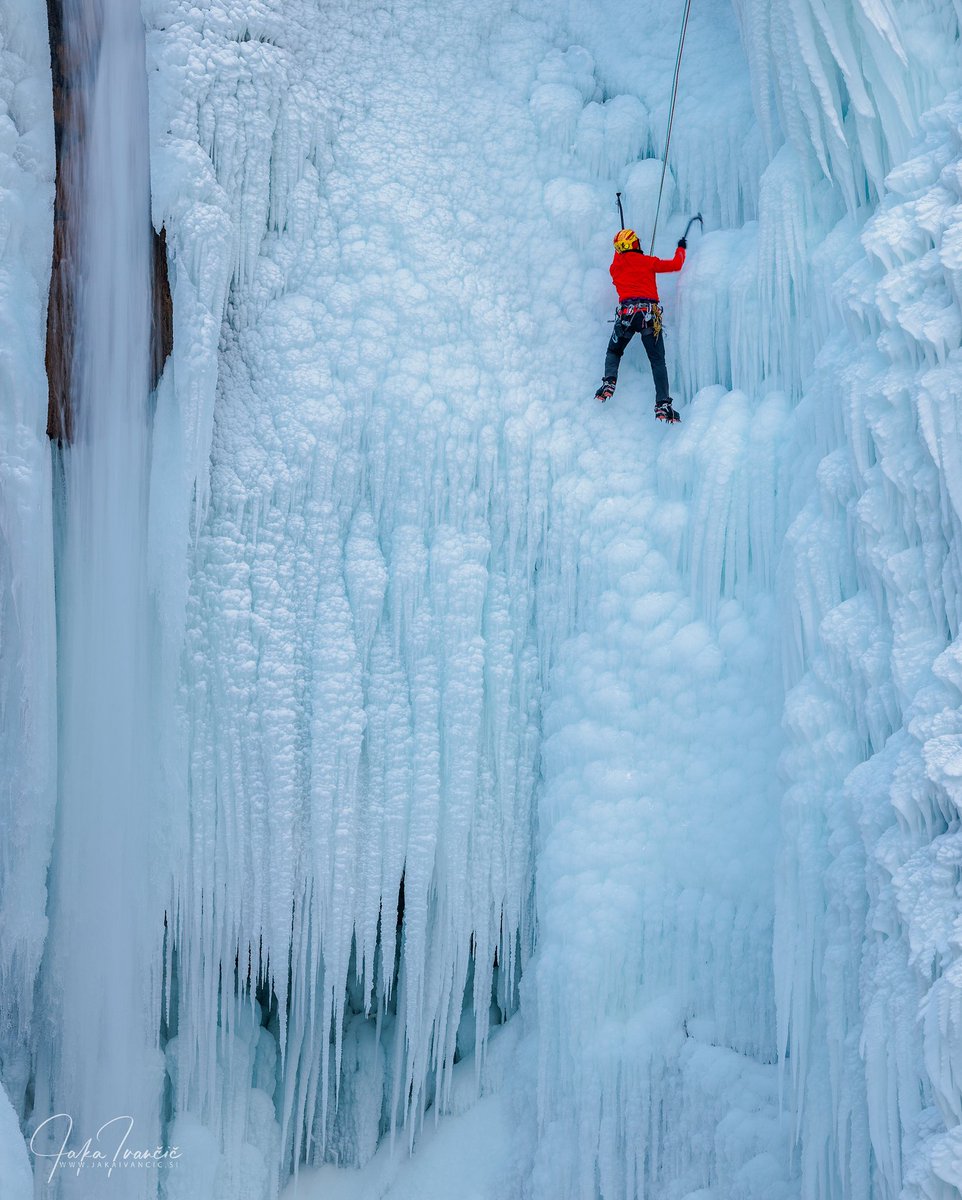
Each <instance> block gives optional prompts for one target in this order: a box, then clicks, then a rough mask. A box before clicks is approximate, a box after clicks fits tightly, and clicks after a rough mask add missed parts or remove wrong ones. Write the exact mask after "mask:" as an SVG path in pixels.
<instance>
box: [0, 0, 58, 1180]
mask: <svg viewBox="0 0 962 1200" xmlns="http://www.w3.org/2000/svg"><path fill="white" fill-rule="evenodd" d="M18 9H19V6H11V5H8V4H0V227H2V236H0V345H2V346H3V347H5V348H10V347H19V348H20V352H19V354H14V353H10V352H4V353H3V354H0V763H2V764H3V766H2V769H0V827H2V829H3V837H2V838H0V994H2V997H3V1000H2V1003H0V1078H2V1086H3V1088H4V1089H5V1090H6V1091H7V1093H8V1094H9V1096H10V1099H11V1101H12V1102H13V1106H14V1108H15V1109H16V1110H17V1111H18V1112H19V1113H22V1112H23V1109H24V1097H25V1095H26V1092H27V1088H28V1086H29V1082H30V1076H31V1062H30V1053H29V1042H30V1030H31V1027H32V1025H33V1021H34V1004H33V1001H34V984H35V982H36V976H37V971H38V969H39V965H40V960H41V956H42V954H43V945H44V938H45V937H46V932H47V921H46V896H45V883H46V875H47V866H48V863H49V858H50V844H51V840H52V836H53V814H54V805H55V801H56V778H57V771H56V764H57V749H56V742H57V732H56V730H57V711H56V667H55V662H56V647H55V633H54V591H53V506H52V489H51V471H50V448H49V444H48V442H47V437H46V432H45V425H46V403H47V400H46V397H47V386H46V380H45V378H44V369H43V358H44V316H45V312H44V296H45V292H46V288H47V286H48V283H49V278H50V255H51V243H52V234H53V230H52V223H51V219H50V218H51V210H52V206H53V190H54V147H53V119H52V114H51V111H50V67H49V63H50V50H49V46H48V43H47V31H46V20H45V16H44V13H43V10H42V8H38V9H36V10H35V11H33V12H30V13H26V12H23V11H18ZM13 714H17V716H16V718H14V715H13ZM3 1105H4V1098H3V1097H2V1096H0V1108H2V1107H3ZM0 1155H2V1151H0ZM12 1186H13V1185H12V1184H11V1188H12Z"/></svg>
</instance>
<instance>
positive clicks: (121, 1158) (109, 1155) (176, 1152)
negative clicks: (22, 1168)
mask: <svg viewBox="0 0 962 1200" xmlns="http://www.w3.org/2000/svg"><path fill="white" fill-rule="evenodd" d="M55 1121H59V1122H66V1126H65V1127H64V1131H63V1140H62V1141H61V1143H60V1147H59V1149H57V1150H50V1151H44V1150H39V1149H38V1148H37V1145H36V1144H35V1143H36V1141H37V1138H38V1137H39V1135H40V1132H41V1130H44V1129H46V1130H47V1136H48V1137H50V1138H51V1139H52V1138H53V1137H55V1136H56V1134H55V1130H54V1126H53V1122H55ZM112 1126H115V1127H116V1128H115V1129H113V1131H112V1132H111V1133H110V1134H109V1135H108V1136H107V1138H105V1139H104V1142H105V1143H110V1142H111V1141H112V1138H113V1137H114V1136H116V1137H117V1139H118V1140H117V1143H116V1146H115V1147H114V1146H112V1145H110V1146H108V1148H106V1149H101V1148H99V1143H100V1142H101V1137H102V1135H103V1134H104V1133H105V1131H106V1130H108V1129H111V1127H112ZM133 1128H134V1118H133V1117H131V1116H127V1115H125V1116H121V1117H111V1118H110V1120H109V1121H105V1122H104V1123H103V1125H101V1126H100V1128H99V1129H98V1130H97V1132H96V1134H95V1136H94V1137H92V1138H89V1137H88V1138H87V1140H86V1141H85V1142H84V1143H83V1144H82V1145H81V1146H79V1147H78V1148H77V1149H68V1143H69V1141H70V1136H71V1134H72V1133H73V1117H71V1116H70V1114H69V1113H55V1114H54V1115H53V1116H52V1117H47V1119H46V1120H45V1121H42V1122H41V1123H40V1124H39V1125H38V1126H37V1128H36V1129H35V1130H34V1131H33V1136H32V1137H31V1139H30V1149H31V1150H32V1152H33V1153H34V1155H35V1156H36V1157H37V1158H52V1159H53V1163H52V1164H51V1167H50V1174H49V1175H48V1176H47V1182H48V1183H50V1182H51V1181H52V1180H53V1177H54V1173H55V1172H56V1171H57V1170H58V1169H69V1170H71V1171H76V1172H77V1174H78V1175H79V1174H80V1172H81V1171H82V1170H83V1168H84V1167H87V1166H95V1167H99V1168H100V1169H102V1170H106V1172H107V1177H108V1178H109V1177H110V1176H111V1175H112V1174H113V1173H114V1171H115V1170H116V1169H117V1168H118V1167H127V1166H135V1165H136V1166H149V1167H154V1166H168V1165H170V1164H171V1163H173V1162H175V1161H176V1160H177V1159H179V1158H180V1157H181V1151H180V1149H179V1147H177V1146H169V1147H167V1148H166V1149H164V1147H163V1146H156V1147H155V1148H154V1149H152V1150H151V1149H141V1148H133V1147H130V1146H128V1145H127V1143H128V1141H129V1139H130V1134H131V1131H132V1130H133ZM95 1141H96V1142H97V1143H98V1146H95V1145H94V1142H95Z"/></svg>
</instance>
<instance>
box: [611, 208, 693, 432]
mask: <svg viewBox="0 0 962 1200" xmlns="http://www.w3.org/2000/svg"><path fill="white" fill-rule="evenodd" d="M687 247H688V242H687V239H686V238H680V239H679V241H678V249H677V250H676V251H675V257H674V258H653V257H652V256H651V255H650V254H645V253H644V251H643V250H642V249H641V243H640V242H639V240H638V235H637V234H636V233H635V231H634V230H633V229H620V230H619V231H618V232H617V233H616V234H615V257H614V259H613V260H612V263H611V268H610V269H611V278H612V279H613V280H614V284H615V287H616V288H617V289H618V311H617V316H616V318H615V327H614V329H613V330H612V331H611V340H610V341H609V342H608V353H607V354H606V355H605V377H604V379H603V380H602V381H601V387H600V388H598V390H597V392H595V399H596V400H600V401H601V402H602V404H604V402H605V401H606V400H607V399H608V397H609V396H610V395H612V393H613V392H614V390H615V384H616V383H617V382H618V367H619V365H620V364H621V356H622V355H623V354H624V352H625V348H626V347H627V345H628V343H629V342H630V341H631V339H632V338H633V337H634V336H635V334H636V333H640V334H641V341H642V345H643V346H644V347H645V352H646V353H647V355H648V361H649V362H650V363H651V374H652V377H653V379H654V381H655V416H656V417H657V418H658V420H659V421H680V420H681V418H680V417H679V415H678V413H676V412H675V409H674V407H673V402H672V399H671V396H669V395H668V368H667V367H666V366H665V338H664V334H663V333H662V325H661V317H662V311H661V305H660V304H659V303H658V283H657V279H656V276H658V275H662V274H665V273H666V272H668V271H680V270H681V268H682V264H683V263H684V261H685V250H686V249H687Z"/></svg>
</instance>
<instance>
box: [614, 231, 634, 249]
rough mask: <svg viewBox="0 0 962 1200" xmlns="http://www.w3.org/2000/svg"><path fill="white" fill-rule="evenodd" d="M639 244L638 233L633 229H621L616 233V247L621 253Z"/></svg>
mask: <svg viewBox="0 0 962 1200" xmlns="http://www.w3.org/2000/svg"><path fill="white" fill-rule="evenodd" d="M638 244H639V242H638V234H637V233H635V231H634V230H633V229H619V230H618V232H617V233H616V234H615V249H616V250H617V251H618V253H619V254H623V253H624V252H625V251H626V250H633V249H634V248H635V246H637V245H638Z"/></svg>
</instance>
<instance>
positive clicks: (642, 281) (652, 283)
mask: <svg viewBox="0 0 962 1200" xmlns="http://www.w3.org/2000/svg"><path fill="white" fill-rule="evenodd" d="M684 261H685V252H684V250H682V248H681V246H679V247H678V249H677V250H676V251H675V257H674V258H652V257H651V256H650V255H648V254H642V253H640V252H639V251H638V250H626V251H625V252H624V253H623V254H618V253H617V252H616V253H615V257H614V260H613V261H612V264H611V267H610V271H611V278H612V279H613V280H614V283H615V287H616V288H617V289H618V299H619V300H628V299H629V298H630V299H635V298H638V299H639V300H657V299H658V283H657V281H656V279H655V276H656V275H664V274H667V272H669V271H680V270H681V268H682V264H683V263H684Z"/></svg>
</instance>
